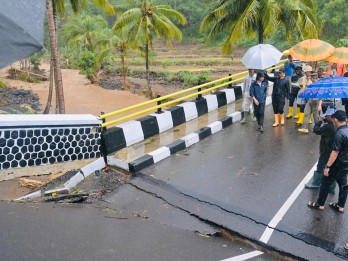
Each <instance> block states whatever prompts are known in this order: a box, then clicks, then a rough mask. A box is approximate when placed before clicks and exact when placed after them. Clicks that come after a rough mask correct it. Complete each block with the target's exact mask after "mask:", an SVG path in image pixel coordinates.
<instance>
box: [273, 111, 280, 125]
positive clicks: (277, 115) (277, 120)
mask: <svg viewBox="0 0 348 261" xmlns="http://www.w3.org/2000/svg"><path fill="white" fill-rule="evenodd" d="M278 125H279V114H274V123H273V125H272V126H273V127H277V126H278Z"/></svg>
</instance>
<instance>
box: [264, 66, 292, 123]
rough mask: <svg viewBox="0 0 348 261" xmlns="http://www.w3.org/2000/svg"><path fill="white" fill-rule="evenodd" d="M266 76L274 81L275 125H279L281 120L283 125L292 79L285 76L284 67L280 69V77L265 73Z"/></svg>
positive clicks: (273, 104)
mask: <svg viewBox="0 0 348 261" xmlns="http://www.w3.org/2000/svg"><path fill="white" fill-rule="evenodd" d="M265 78H266V79H267V80H269V81H271V82H274V84H273V91H272V106H273V112H274V124H273V127H277V126H278V125H279V122H280V124H281V125H284V122H285V121H284V105H285V100H288V99H289V94H290V81H289V80H288V79H287V78H285V70H284V69H279V77H270V76H268V75H267V74H265ZM279 119H280V120H279Z"/></svg>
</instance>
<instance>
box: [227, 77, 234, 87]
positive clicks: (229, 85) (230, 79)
mask: <svg viewBox="0 0 348 261" xmlns="http://www.w3.org/2000/svg"><path fill="white" fill-rule="evenodd" d="M228 76H232V74H230V73H229V74H228ZM229 81H232V77H230V78H229ZM232 88H233V86H232V83H229V84H228V86H227V89H232Z"/></svg>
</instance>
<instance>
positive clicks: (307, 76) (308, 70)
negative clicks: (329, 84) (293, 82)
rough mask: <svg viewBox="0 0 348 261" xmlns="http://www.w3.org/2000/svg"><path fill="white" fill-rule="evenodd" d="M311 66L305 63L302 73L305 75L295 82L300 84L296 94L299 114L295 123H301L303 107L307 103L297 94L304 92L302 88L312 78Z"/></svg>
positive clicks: (310, 81)
mask: <svg viewBox="0 0 348 261" xmlns="http://www.w3.org/2000/svg"><path fill="white" fill-rule="evenodd" d="M312 71H313V69H312V66H310V65H306V66H305V68H304V73H305V75H304V76H303V77H301V78H300V79H299V80H298V82H297V84H298V86H300V88H301V89H300V90H299V92H298V94H297V106H298V107H299V108H300V115H299V118H298V121H296V124H300V125H301V124H303V120H304V116H305V115H304V109H305V107H306V103H307V100H306V99H304V98H300V97H299V95H300V94H301V93H302V92H304V90H305V89H306V88H307V86H308V85H310V84H311V83H312V80H311V76H312Z"/></svg>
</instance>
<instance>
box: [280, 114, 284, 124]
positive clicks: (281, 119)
mask: <svg viewBox="0 0 348 261" xmlns="http://www.w3.org/2000/svg"><path fill="white" fill-rule="evenodd" d="M279 116H280V125H284V123H285V120H284V113H283V114H280V115H279Z"/></svg>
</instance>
